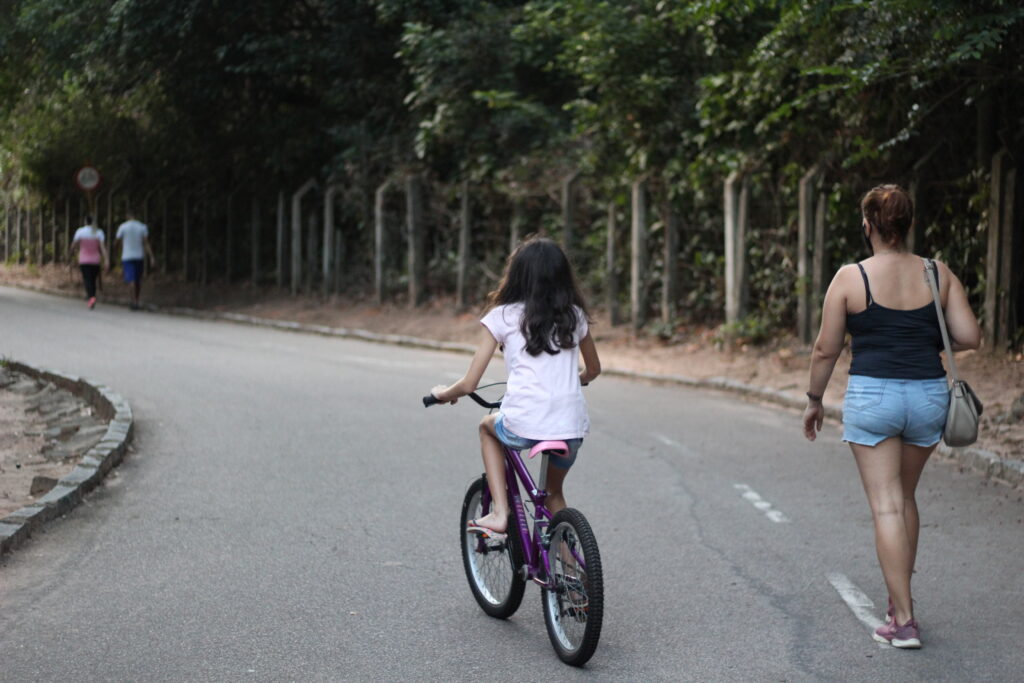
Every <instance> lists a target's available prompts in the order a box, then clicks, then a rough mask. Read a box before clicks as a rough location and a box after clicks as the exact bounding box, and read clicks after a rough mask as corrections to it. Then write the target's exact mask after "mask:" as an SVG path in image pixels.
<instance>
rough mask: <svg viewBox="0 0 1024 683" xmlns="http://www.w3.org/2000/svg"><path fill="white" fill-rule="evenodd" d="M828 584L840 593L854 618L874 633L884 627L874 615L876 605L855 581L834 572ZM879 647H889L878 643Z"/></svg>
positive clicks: (829, 577) (829, 576) (830, 575)
mask: <svg viewBox="0 0 1024 683" xmlns="http://www.w3.org/2000/svg"><path fill="white" fill-rule="evenodd" d="M828 582H829V583H831V584H832V587H833V588H835V589H836V592H837V593H839V597H841V598H842V599H843V602H845V603H846V606H847V607H849V608H850V611H851V612H853V616H855V617H857V619H858V620H860V622H861V623H862V624H864V625H865V626H867V627H868V628H869V629H871V631H872V632H874V630H875V629H876V628H878V627H879V626H881V625H882V620H881V619H879V618H878V617H876V616H875V613H874V609H875V603H874V602H872V601H871V598H869V597H868V596H867V595H865V593H864V591H862V590H861V589H860V588H858V587H857V586H856V584H854V583H853V581H850V579H849V578H847V576H846V575H845V574H840V573H839V572H832V573H831V574H829V575H828ZM878 646H879V647H881V648H885V647H888V646H887V645H886V644H885V643H878Z"/></svg>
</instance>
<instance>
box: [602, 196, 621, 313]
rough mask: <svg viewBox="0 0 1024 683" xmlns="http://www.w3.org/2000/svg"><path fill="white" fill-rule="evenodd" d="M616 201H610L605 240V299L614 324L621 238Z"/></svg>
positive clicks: (617, 311)
mask: <svg viewBox="0 0 1024 683" xmlns="http://www.w3.org/2000/svg"><path fill="white" fill-rule="evenodd" d="M615 208H616V207H615V201H614V200H612V201H609V202H608V226H607V227H608V229H607V240H606V242H605V285H604V289H605V300H606V304H607V306H608V316H609V318H611V324H612V325H618V324H619V274H618V272H617V270H616V265H617V261H618V256H617V254H616V247H617V246H618V239H619V234H618V233H619V221H618V215H617V213H616V210H615Z"/></svg>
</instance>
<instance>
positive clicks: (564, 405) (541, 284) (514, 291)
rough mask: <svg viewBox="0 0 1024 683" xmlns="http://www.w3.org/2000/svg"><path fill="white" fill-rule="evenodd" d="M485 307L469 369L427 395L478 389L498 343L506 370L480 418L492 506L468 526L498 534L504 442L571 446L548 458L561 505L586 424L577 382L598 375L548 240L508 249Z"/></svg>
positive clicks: (574, 297)
mask: <svg viewBox="0 0 1024 683" xmlns="http://www.w3.org/2000/svg"><path fill="white" fill-rule="evenodd" d="M488 309H489V310H488V312H487V314H486V315H484V317H483V318H482V319H481V321H480V322H481V323H482V324H483V329H482V330H481V332H480V341H479V343H478V345H477V349H476V353H475V354H474V355H473V360H472V361H471V362H470V364H469V370H468V371H467V372H466V374H465V375H464V376H463V377H462V379H460V380H459V381H457V382H455V384H452V385H451V386H447V387H446V386H444V385H443V384H442V385H439V386H436V387H434V388H433V389H432V390H431V392H430V393H431V394H433V395H434V397H435V398H437V399H438V400H439V401H440V402H442V403H451V404H454V403H455V402H456V401H457V400H458V399H459V397H461V396H465V395H467V394H469V393H470V392H472V391H474V390H476V387H477V384H479V382H480V378H481V377H483V374H484V371H486V370H487V365H488V363H490V360H491V357H492V356H493V355H494V349H495V348H496V347H497V346H498V345H499V344H500V345H501V347H502V350H503V351H504V355H505V369H506V371H507V373H508V385H507V387H506V391H505V396H504V398H502V401H501V412H500V413H497V414H492V415H488V416H487V417H485V418H484V419H483V420H482V421H481V422H480V450H481V452H482V454H483V460H484V468H485V470H486V472H487V485H488V488H489V489H490V491H491V496H492V505H491V511H490V513H489V514H487V515H486V516H484V517H481V518H480V519H475V520H472V521H471V522H470V528H471V529H476V530H478V531H480V532H482V533H491V534H503V533H505V531H506V529H507V527H508V515H509V502H508V495H507V492H506V490H505V459H504V454H503V452H502V444H505V445H506V446H508V447H510V448H517V449H523V448H531V447H532V446H534V445H535V444H537V443H539V442H541V441H556V440H557V441H565V442H566V444H568V446H569V454H568V456H567V457H565V458H552V459H551V460H550V462H549V464H548V471H547V491H548V497H547V502H546V505H547V507H548V508H549V509H550V510H551V512H552V513H556V512H558V511H559V510H561V509H563V508H564V507H565V498H564V496H563V494H562V482H563V481H564V480H565V475H566V474H568V472H569V468H570V467H571V466H572V464H573V462H574V461H575V459H576V453H577V451H578V450H579V447H580V444H582V443H583V437H584V436H586V434H587V432H588V430H589V427H590V423H589V420H588V418H587V404H586V401H585V400H584V399H583V391H582V389H581V385H583V384H587V383H588V382H590V381H592V380H593V379H594V378H596V377H597V376H598V375H599V374H601V361H600V359H599V358H598V356H597V347H596V346H595V345H594V339H593V337H591V335H590V330H589V326H588V316H587V310H586V305H585V304H584V302H583V296H582V295H581V294H580V291H579V287H578V286H577V285H576V278H575V277H574V275H573V271H572V266H570V265H569V259H568V258H566V256H565V252H563V251H562V249H561V247H559V246H558V245H557V244H556V243H555V242H553V241H551V240H549V239H543V238H532V239H529V240H527V241H526V242H523V243H522V244H521V245H520V246H519V247H518V248H517V249H516V250H515V251H514V252H513V253H512V255H511V256H510V257H509V259H508V263H507V264H506V265H505V273H504V275H503V276H502V279H501V283H500V284H499V285H498V288H497V289H496V290H495V291H493V292H491V294H490V296H489V297H488ZM577 349H578V350H577ZM580 354H582V355H583V363H584V366H583V368H582V369H580V367H579V356H580Z"/></svg>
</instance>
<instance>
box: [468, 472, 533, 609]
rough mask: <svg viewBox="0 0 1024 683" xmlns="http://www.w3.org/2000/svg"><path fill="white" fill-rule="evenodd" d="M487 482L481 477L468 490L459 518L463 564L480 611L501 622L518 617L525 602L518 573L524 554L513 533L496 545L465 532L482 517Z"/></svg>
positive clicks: (524, 583)
mask: <svg viewBox="0 0 1024 683" xmlns="http://www.w3.org/2000/svg"><path fill="white" fill-rule="evenodd" d="M486 488H487V479H486V478H485V477H480V478H479V479H477V480H476V481H474V482H473V483H472V484H471V485H470V487H469V489H468V490H467V491H466V497H465V498H464V499H463V501H462V514H461V516H460V518H459V533H460V535H461V538H462V565H463V567H464V568H465V570H466V579H468V580H469V587H470V589H471V590H472V591H473V597H474V598H476V601H477V603H478V604H479V605H480V608H481V609H482V610H483V611H484V612H486V613H487V614H489V615H491V616H492V617H496V618H498V619H507V618H508V617H510V616H512V615H513V614H515V611H516V610H517V609H519V605H520V603H521V602H522V601H523V591H524V590H526V582H525V581H524V580H523V579H522V577H521V576H520V575H519V573H518V569H519V567H521V566H522V565H523V562H524V560H523V551H522V548H520V547H519V546H520V541H519V537H518V536H517V535H515V534H514V533H510V534H508V535H507V536H506V540H505V541H501V542H499V543H495V542H493V541H491V542H488V541H485V540H483V539H481V538H480V536H479V535H478V534H476V533H475V532H469V531H466V525H467V524H468V523H469V522H470V520H473V519H478V518H480V517H483V516H484V514H486V513H485V511H484V509H483V492H484V491H485V490H486Z"/></svg>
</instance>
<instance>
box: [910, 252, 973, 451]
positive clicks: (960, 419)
mask: <svg viewBox="0 0 1024 683" xmlns="http://www.w3.org/2000/svg"><path fill="white" fill-rule="evenodd" d="M924 270H925V279H926V280H928V284H929V285H930V286H931V288H932V298H933V299H934V300H935V313H936V314H937V315H938V316H939V330H941V331H942V343H943V344H944V345H945V347H946V362H947V363H949V376H950V378H951V379H952V383H951V384H950V386H949V412H947V413H946V428H945V430H943V432H942V440H943V441H945V442H946V445H947V446H952V447H954V448H958V447H961V446H970V445H971V444H972V443H974V442H975V441H977V440H978V418H979V417H981V411H982V410H983V407H982V405H981V401H980V400H978V397H977V396H976V395H975V394H974V392H973V391H972V390H971V387H970V385H969V384H967V382H965V381H963V380H962V379H960V378H959V377H958V376H957V373H956V358H954V357H953V347H952V345H951V344H950V343H949V332H948V331H947V330H946V316H945V315H944V314H943V312H942V299H941V297H940V295H939V275H938V272H937V271H936V268H935V261H933V260H931V259H925V261H924Z"/></svg>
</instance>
